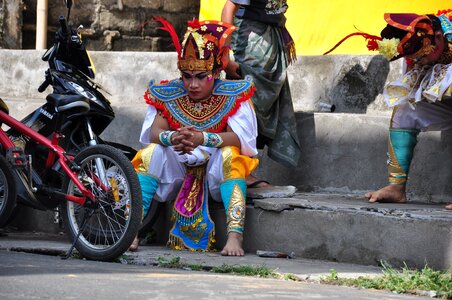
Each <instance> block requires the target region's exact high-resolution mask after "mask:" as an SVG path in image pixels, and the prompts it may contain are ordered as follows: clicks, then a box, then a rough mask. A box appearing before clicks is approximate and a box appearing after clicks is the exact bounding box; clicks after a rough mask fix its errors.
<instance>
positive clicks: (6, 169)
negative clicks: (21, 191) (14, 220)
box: [0, 155, 17, 228]
mask: <svg viewBox="0 0 452 300" xmlns="http://www.w3.org/2000/svg"><path fill="white" fill-rule="evenodd" d="M16 193H17V190H16V182H15V179H14V174H13V172H12V171H11V166H10V165H9V164H8V162H7V161H6V158H5V157H4V156H2V155H0V228H1V227H3V226H5V225H7V224H8V223H9V221H10V220H11V219H10V217H11V215H12V213H13V211H14V208H15V207H16Z"/></svg>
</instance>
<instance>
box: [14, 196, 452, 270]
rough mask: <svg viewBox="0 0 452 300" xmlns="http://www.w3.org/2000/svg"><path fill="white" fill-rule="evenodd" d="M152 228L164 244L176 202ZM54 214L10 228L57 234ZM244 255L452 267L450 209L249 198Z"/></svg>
mask: <svg viewBox="0 0 452 300" xmlns="http://www.w3.org/2000/svg"><path fill="white" fill-rule="evenodd" d="M163 208H164V209H163V212H162V213H161V215H160V216H159V219H158V220H157V222H156V224H155V226H154V229H155V231H156V232H157V237H156V243H157V244H162V245H163V244H165V243H166V241H167V238H168V232H169V230H170V226H171V224H170V215H171V206H170V204H165V205H163ZM210 211H211V217H212V219H213V221H214V222H215V224H216V237H217V245H216V247H217V249H222V247H223V246H224V244H225V241H226V232H225V224H226V219H225V212H224V209H223V207H222V204H221V203H216V202H211V203H210ZM53 217H54V215H53V213H52V212H41V211H36V210H32V209H24V210H23V211H22V212H21V214H19V216H18V218H17V219H16V221H15V222H13V224H12V226H13V227H15V228H16V230H19V231H36V232H51V233H58V232H60V231H62V230H64V229H63V228H61V227H59V226H58V224H54V223H53ZM244 247H245V250H246V251H247V252H248V253H256V251H257V250H266V251H279V252H284V253H292V252H293V253H294V254H295V256H296V257H301V258H308V259H321V260H329V261H335V262H344V263H355V264H361V265H375V266H377V265H379V264H380V262H381V261H385V262H388V263H390V264H391V265H392V266H397V267H401V266H404V264H407V265H408V266H409V267H416V268H423V267H424V266H425V265H426V264H428V265H429V266H430V267H432V268H436V269H451V268H452V212H451V211H447V210H445V209H444V205H442V204H425V203H408V204H394V203H368V202H367V200H365V199H364V198H363V197H362V195H359V194H337V193H296V194H295V195H294V197H291V198H265V199H254V200H250V199H249V203H248V205H247V210H246V224H245V242H244Z"/></svg>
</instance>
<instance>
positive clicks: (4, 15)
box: [0, 0, 23, 49]
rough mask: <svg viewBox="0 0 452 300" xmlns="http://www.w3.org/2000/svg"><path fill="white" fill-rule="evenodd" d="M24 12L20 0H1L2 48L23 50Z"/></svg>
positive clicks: (0, 31)
mask: <svg viewBox="0 0 452 300" xmlns="http://www.w3.org/2000/svg"><path fill="white" fill-rule="evenodd" d="M22 10H23V3H22V1H20V0H19V1H18V0H14V1H13V0H0V48H6V49H18V48H21V46H22Z"/></svg>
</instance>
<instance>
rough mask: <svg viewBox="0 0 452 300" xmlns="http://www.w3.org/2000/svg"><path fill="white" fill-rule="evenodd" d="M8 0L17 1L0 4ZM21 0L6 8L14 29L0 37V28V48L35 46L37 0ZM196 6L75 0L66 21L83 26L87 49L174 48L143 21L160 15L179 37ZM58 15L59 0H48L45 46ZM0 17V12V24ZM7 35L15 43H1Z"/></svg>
mask: <svg viewBox="0 0 452 300" xmlns="http://www.w3.org/2000/svg"><path fill="white" fill-rule="evenodd" d="M10 2H11V3H15V4H17V3H18V2H19V1H12V0H0V7H2V6H8V5H9V6H10V5H11V4H10ZM23 2H24V5H17V6H20V9H19V10H16V11H14V10H6V12H7V13H14V16H15V17H16V18H17V19H18V21H17V22H16V24H17V28H12V29H14V30H10V31H9V32H6V31H5V34H4V36H3V38H1V32H2V31H1V29H0V47H2V48H6V49H20V48H22V49H34V47H35V40H36V37H35V35H36V4H37V0H23ZM3 3H6V4H3ZM199 5H200V4H199V0H184V1H180V0H77V1H74V5H73V7H72V11H71V17H70V24H71V25H72V26H73V27H78V26H79V25H83V27H84V30H83V37H84V39H85V41H86V44H87V47H88V49H90V50H98V51H100V50H104V51H105V50H106V51H174V48H173V47H172V46H171V45H172V41H171V39H170V37H169V35H168V34H167V33H166V32H164V31H162V30H158V27H159V25H158V24H157V23H153V22H151V23H147V21H149V20H150V19H152V17H153V16H161V17H163V18H165V19H167V20H168V21H170V22H171V23H172V24H173V26H174V27H175V29H176V31H177V32H178V34H179V37H181V36H182V34H183V32H184V30H185V27H186V24H187V20H191V19H193V18H197V17H198V15H199ZM2 11H3V10H2ZM3 15H4V13H3ZM60 15H64V16H66V15H67V10H66V8H65V6H64V3H63V0H55V1H49V13H48V35H47V44H48V46H50V45H51V44H52V42H53V36H54V33H55V31H56V30H57V29H58V17H59V16H60ZM1 19H2V13H1V12H0V25H1ZM22 20H23V21H22ZM22 22H23V25H22ZM0 28H1V27H0ZM22 36H23V39H22ZM9 38H13V39H14V40H17V43H16V44H11V43H4V41H5V40H7V39H9Z"/></svg>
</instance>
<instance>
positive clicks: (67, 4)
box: [64, 0, 72, 9]
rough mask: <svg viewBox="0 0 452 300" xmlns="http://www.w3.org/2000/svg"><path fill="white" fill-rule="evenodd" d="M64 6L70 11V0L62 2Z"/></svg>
mask: <svg viewBox="0 0 452 300" xmlns="http://www.w3.org/2000/svg"><path fill="white" fill-rule="evenodd" d="M64 5H66V7H67V8H69V9H70V8H71V6H72V0H64Z"/></svg>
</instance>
